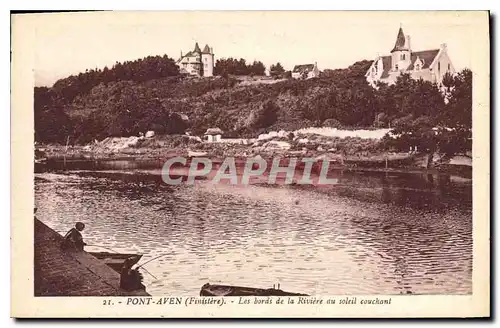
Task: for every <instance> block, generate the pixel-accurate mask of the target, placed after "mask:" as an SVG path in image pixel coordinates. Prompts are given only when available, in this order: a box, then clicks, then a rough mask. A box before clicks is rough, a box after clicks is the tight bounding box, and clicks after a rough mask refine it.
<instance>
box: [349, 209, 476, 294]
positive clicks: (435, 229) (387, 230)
mask: <svg viewBox="0 0 500 328" xmlns="http://www.w3.org/2000/svg"><path fill="white" fill-rule="evenodd" d="M373 214H374V215H373V217H370V218H368V220H367V218H364V219H363V218H354V217H353V218H352V219H351V220H350V223H351V228H352V229H354V232H353V233H351V234H350V235H354V236H356V235H359V236H363V237H362V239H360V240H358V241H355V242H356V243H362V244H363V247H365V248H369V249H371V253H372V254H374V255H375V256H373V260H374V262H375V265H376V267H377V268H376V270H377V271H379V272H380V273H381V275H382V276H383V280H389V281H392V282H393V283H394V284H395V286H394V288H395V289H396V290H397V291H398V292H399V293H402V294H407V293H415V292H419V286H418V284H422V283H424V279H431V278H432V276H429V275H428V274H427V273H426V272H427V271H429V270H432V269H436V267H439V270H443V271H446V270H447V269H449V266H448V256H449V252H450V249H453V250H455V247H463V245H451V244H449V242H450V240H451V239H452V237H456V236H457V235H458V234H462V232H461V231H458V230H455V229H454V228H453V226H450V225H445V224H443V222H442V221H441V218H440V217H439V216H432V215H430V213H425V212H422V213H421V214H420V215H418V214H417V215H414V216H412V218H411V219H410V218H408V217H407V215H408V214H407V213H406V212H403V211H401V212H398V211H397V210H396V209H395V210H394V211H391V210H389V211H384V210H381V212H378V213H377V211H376V210H373ZM419 216H420V217H421V220H415V218H418V217H419ZM450 247H451V248H450ZM464 256H466V254H464Z"/></svg>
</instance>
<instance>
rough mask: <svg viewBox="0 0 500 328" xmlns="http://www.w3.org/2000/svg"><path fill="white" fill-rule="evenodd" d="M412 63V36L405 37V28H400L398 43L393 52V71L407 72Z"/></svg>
mask: <svg viewBox="0 0 500 328" xmlns="http://www.w3.org/2000/svg"><path fill="white" fill-rule="evenodd" d="M410 63H411V44H410V36H409V35H408V36H405V34H404V33H403V27H400V28H399V32H398V36H397V38H396V43H395V44H394V48H393V49H392V51H391V69H392V70H393V71H405V70H406V69H407V68H408V66H410Z"/></svg>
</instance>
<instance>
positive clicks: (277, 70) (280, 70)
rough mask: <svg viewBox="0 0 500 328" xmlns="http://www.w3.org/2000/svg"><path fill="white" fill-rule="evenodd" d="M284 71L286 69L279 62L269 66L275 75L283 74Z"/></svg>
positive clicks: (271, 72)
mask: <svg viewBox="0 0 500 328" xmlns="http://www.w3.org/2000/svg"><path fill="white" fill-rule="evenodd" d="M284 72H285V69H284V68H283V66H281V64H280V63H279V62H278V63H276V64H275V65H271V67H270V68H269V73H270V74H271V76H273V77H278V76H281V75H282V74H283V73H284Z"/></svg>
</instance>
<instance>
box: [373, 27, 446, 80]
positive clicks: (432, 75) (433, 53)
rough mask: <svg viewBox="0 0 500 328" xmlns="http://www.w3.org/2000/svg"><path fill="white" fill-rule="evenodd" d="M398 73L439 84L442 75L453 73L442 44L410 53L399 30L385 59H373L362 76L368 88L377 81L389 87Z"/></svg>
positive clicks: (381, 57) (408, 40)
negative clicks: (368, 84) (368, 85)
mask: <svg viewBox="0 0 500 328" xmlns="http://www.w3.org/2000/svg"><path fill="white" fill-rule="evenodd" d="M401 73H407V74H410V76H411V77H412V78H414V79H420V78H422V79H423V80H425V81H430V82H433V83H437V84H440V83H441V82H442V80H443V77H444V76H445V75H446V73H451V74H454V73H455V68H454V67H453V64H452V63H451V60H450V57H449V56H448V51H447V47H446V44H445V43H443V44H441V47H440V48H438V49H430V50H423V51H413V49H412V47H411V43H410V36H409V35H405V34H404V32H403V28H402V27H400V28H399V32H398V36H397V37H396V43H395V45H394V48H393V49H392V50H391V54H390V55H388V56H377V58H375V60H374V61H373V64H372V65H371V66H370V68H369V69H368V71H367V72H366V74H365V77H366V80H367V81H368V83H370V84H371V85H372V86H375V84H376V82H377V81H381V82H385V83H387V84H393V83H395V82H396V80H397V78H398V76H399V75H401Z"/></svg>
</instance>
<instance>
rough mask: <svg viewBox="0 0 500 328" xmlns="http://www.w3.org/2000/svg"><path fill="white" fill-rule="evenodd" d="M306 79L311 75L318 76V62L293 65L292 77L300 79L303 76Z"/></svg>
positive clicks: (311, 76)
mask: <svg viewBox="0 0 500 328" xmlns="http://www.w3.org/2000/svg"><path fill="white" fill-rule="evenodd" d="M304 76H305V78H306V79H310V78H313V77H318V76H319V69H318V64H317V63H314V64H304V65H295V67H294V68H293V71H292V77H293V78H294V79H300V78H302V77H304Z"/></svg>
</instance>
